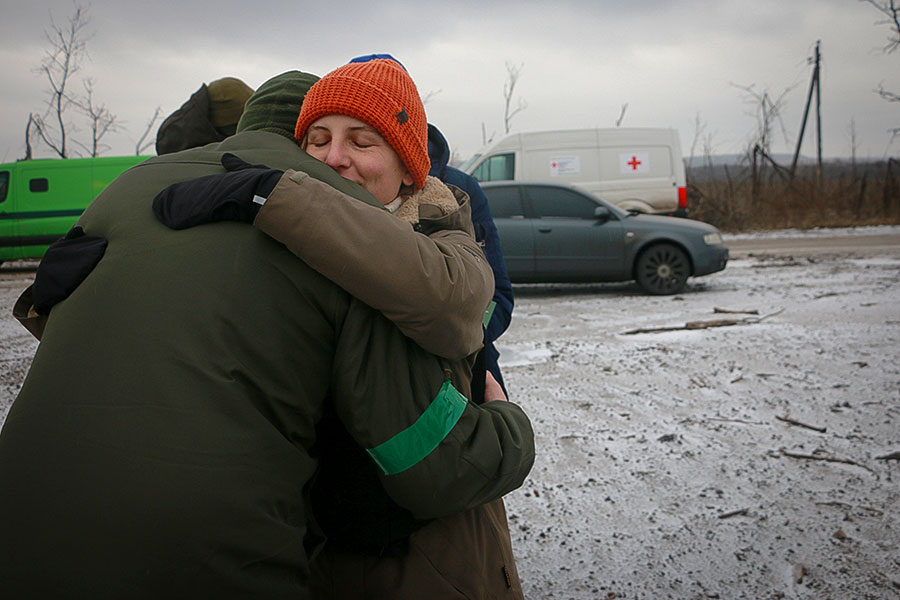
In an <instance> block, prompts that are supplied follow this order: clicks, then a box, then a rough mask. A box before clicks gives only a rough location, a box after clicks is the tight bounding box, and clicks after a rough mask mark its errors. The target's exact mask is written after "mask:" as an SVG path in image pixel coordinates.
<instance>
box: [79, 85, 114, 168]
mask: <svg viewBox="0 0 900 600" xmlns="http://www.w3.org/2000/svg"><path fill="white" fill-rule="evenodd" d="M75 103H76V104H77V105H78V107H79V108H80V109H81V110H82V112H84V114H85V115H86V116H87V117H88V119H90V124H91V145H90V147H87V146H85V145H84V144H82V143H81V142H77V141H76V142H75V143H76V144H78V145H79V146H81V147H82V148H84V149H85V150H87V151H88V153H89V154H90V155H91V156H94V157H96V156H100V152H101V151H102V150H109V146H107V145H106V144H101V143H100V140H102V139H103V137H104V136H105V135H106V134H107V133H109V132H111V131H118V129H119V124H118V122H117V121H116V115H114V114H112V113H111V112H110V111H109V109H108V108H106V105H104V104H101V105H99V106H98V105H97V104H96V103H95V102H94V80H93V79H91V78H88V79H85V80H84V96H83V97H82V98H81V99H79V100H77V101H75Z"/></svg>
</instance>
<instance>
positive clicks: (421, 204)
mask: <svg viewBox="0 0 900 600" xmlns="http://www.w3.org/2000/svg"><path fill="white" fill-rule="evenodd" d="M457 191H458V192H459V195H460V197H457V194H454V191H452V190H451V189H450V188H449V187H447V186H446V185H444V183H443V182H442V181H441V180H440V179H438V178H437V177H431V176H429V177H427V178H426V179H425V185H424V187H422V189H421V190H418V191H417V192H415V193H413V194H412V195H411V196H406V197H404V198H403V203H402V204H401V205H400V208H398V209H397V210H396V211H394V216H395V217H397V218H399V219H402V220H404V221H406V222H407V223H409V224H410V225H415V224H416V223H418V222H419V219H420V218H438V217H440V216H442V215H449V214H450V213H452V212H455V211H457V210H459V207H460V205H462V204H463V203H464V202H465V201H466V200H467V199H468V196H466V195H465V193H463V192H461V191H459V190H457ZM426 205H427V206H428V207H429V208H428V209H426V208H425V207H426ZM430 207H436V208H437V209H438V211H439V212H437V213H436V212H435V211H434V210H433V209H431V208H430ZM423 209H424V210H423Z"/></svg>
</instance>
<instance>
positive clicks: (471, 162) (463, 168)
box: [459, 153, 481, 173]
mask: <svg viewBox="0 0 900 600" xmlns="http://www.w3.org/2000/svg"><path fill="white" fill-rule="evenodd" d="M479 158H481V154H480V153H478V154H476V155H475V156H473V157H472V158H470V159H469V160H467V161H466V162H464V163H463V164H462V165H460V167H459V170H460V171H463V172H465V173H468V172H469V167H471V166H472V165H474V164H475V161H476V160H478V159H479Z"/></svg>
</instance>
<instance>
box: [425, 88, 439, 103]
mask: <svg viewBox="0 0 900 600" xmlns="http://www.w3.org/2000/svg"><path fill="white" fill-rule="evenodd" d="M442 91H444V90H442V89H437V90H430V91H427V92H425V94H424V95H423V96H422V104H423V105H427V104H428V103H429V102H431V101H432V100H434V97H435V96H437V95H438V94H440V93H441V92H442Z"/></svg>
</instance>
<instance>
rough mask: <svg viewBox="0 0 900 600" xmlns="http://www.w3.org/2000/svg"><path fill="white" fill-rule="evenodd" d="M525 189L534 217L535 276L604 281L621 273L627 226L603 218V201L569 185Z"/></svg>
mask: <svg viewBox="0 0 900 600" xmlns="http://www.w3.org/2000/svg"><path fill="white" fill-rule="evenodd" d="M525 193H526V196H527V199H528V202H529V203H530V205H531V209H532V211H533V213H534V216H535V219H534V221H533V223H534V228H535V234H534V235H535V238H534V251H535V275H536V277H537V278H538V279H540V280H542V281H602V280H604V279H610V278H615V277H617V276H618V274H619V272H620V271H621V264H622V258H623V255H624V244H623V243H622V224H621V222H620V221H619V220H618V219H616V218H615V216H611V218H610V219H608V220H606V221H604V220H601V219H598V218H597V216H596V215H595V210H596V209H597V207H598V206H600V204H599V203H597V202H595V201H594V200H593V199H592V198H589V197H588V196H585V195H583V194H581V193H578V192H576V191H574V190H570V189H567V188H565V187H557V186H540V185H533V186H527V187H525Z"/></svg>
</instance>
